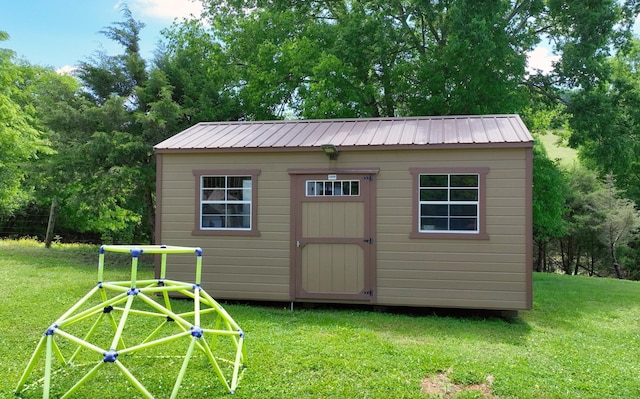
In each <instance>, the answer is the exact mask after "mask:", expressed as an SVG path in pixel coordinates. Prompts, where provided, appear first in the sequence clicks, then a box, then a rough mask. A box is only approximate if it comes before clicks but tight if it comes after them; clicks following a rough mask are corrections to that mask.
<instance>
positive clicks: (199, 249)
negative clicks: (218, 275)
mask: <svg viewBox="0 0 640 399" xmlns="http://www.w3.org/2000/svg"><path fill="white" fill-rule="evenodd" d="M196 255H198V256H202V248H200V247H198V248H196Z"/></svg>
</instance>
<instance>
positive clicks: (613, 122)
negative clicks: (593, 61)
mask: <svg viewBox="0 0 640 399" xmlns="http://www.w3.org/2000/svg"><path fill="white" fill-rule="evenodd" d="M639 63H640V42H638V41H634V42H633V44H632V46H631V47H630V48H628V49H626V50H625V51H620V52H618V54H617V55H616V57H615V58H613V59H612V60H611V63H610V65H611V67H612V69H613V74H612V79H611V80H609V81H603V82H602V83H601V84H599V85H598V86H596V87H594V88H592V89H590V90H583V91H579V92H576V93H574V95H573V96H572V98H571V104H570V106H569V111H570V112H571V114H572V118H571V120H570V126H571V129H572V135H571V138H570V144H572V145H573V146H576V147H578V146H579V150H580V155H581V157H582V159H583V160H584V162H585V163H586V164H587V165H588V166H591V167H593V168H594V169H596V170H598V171H600V172H601V173H602V174H607V173H613V174H614V175H616V177H617V180H618V184H619V187H620V188H622V189H623V190H624V191H626V193H627V195H628V196H629V197H630V198H631V199H633V200H634V201H636V202H638V201H640V174H639V173H638V170H640V112H639V111H638V110H639V109H640V72H639V71H638V68H637V66H638V64H639Z"/></svg>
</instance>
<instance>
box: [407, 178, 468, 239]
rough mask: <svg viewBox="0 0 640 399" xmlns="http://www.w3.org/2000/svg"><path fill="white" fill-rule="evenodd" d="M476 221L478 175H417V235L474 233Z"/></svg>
mask: <svg viewBox="0 0 640 399" xmlns="http://www.w3.org/2000/svg"><path fill="white" fill-rule="evenodd" d="M479 218H480V175H479V174H477V173H463V174H447V173H436V174H426V173H424V174H422V173H421V174H419V175H418V232H420V233H429V232H439V233H446V232H456V233H478V232H479V226H480V223H479Z"/></svg>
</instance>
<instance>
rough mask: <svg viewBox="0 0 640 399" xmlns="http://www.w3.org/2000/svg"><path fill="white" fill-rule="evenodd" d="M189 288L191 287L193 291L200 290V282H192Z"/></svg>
mask: <svg viewBox="0 0 640 399" xmlns="http://www.w3.org/2000/svg"><path fill="white" fill-rule="evenodd" d="M191 288H193V290H194V291H195V290H198V291H201V290H202V287H200V284H194V285H192V286H191Z"/></svg>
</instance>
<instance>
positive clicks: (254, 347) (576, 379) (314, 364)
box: [0, 241, 640, 399]
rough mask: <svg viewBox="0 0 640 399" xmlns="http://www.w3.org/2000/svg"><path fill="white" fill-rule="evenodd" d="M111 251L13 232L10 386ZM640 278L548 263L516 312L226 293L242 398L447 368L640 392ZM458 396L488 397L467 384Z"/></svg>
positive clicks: (7, 330)
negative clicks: (239, 349)
mask: <svg viewBox="0 0 640 399" xmlns="http://www.w3.org/2000/svg"><path fill="white" fill-rule="evenodd" d="M97 254H98V248H97V247H87V246H78V245H76V246H66V245H54V246H53V247H52V248H51V249H49V250H47V249H45V248H44V246H43V245H42V244H37V243H35V242H31V241H29V242H23V243H16V242H11V241H0V280H1V281H12V282H13V284H11V285H7V284H4V285H2V286H0V296H1V297H2V298H3V300H4V301H5V303H6V304H9V306H3V307H2V308H0V309H1V310H0V316H1V317H0V329H1V330H2V331H3V339H2V340H1V341H0V352H1V353H2V354H3V355H4V357H3V376H4V377H5V378H3V379H2V380H0V396H2V397H11V396H12V395H13V390H14V389H15V385H16V384H17V381H18V379H19V378H20V375H21V373H22V372H23V370H24V367H25V366H26V365H27V362H28V360H29V357H30V355H31V354H32V351H33V350H34V349H35V345H36V343H37V341H38V340H39V339H40V337H41V335H42V333H43V331H44V330H46V328H47V327H49V325H50V324H51V323H52V322H53V321H55V320H56V319H57V318H58V317H60V315H61V314H63V313H64V312H65V311H66V310H68V309H69V308H70V307H71V306H72V305H73V304H74V303H75V302H76V301H77V300H78V299H80V298H81V297H82V296H84V295H85V294H86V293H87V292H88V290H89V289H91V288H93V287H94V286H95V284H96V277H97V276H96V269H95V263H96V257H97ZM125 258H126V257H125ZM205 263H206V254H205ZM88 265H89V266H91V265H93V267H88ZM110 265H111V264H110V263H109V264H108V265H107V266H110ZM169 266H171V265H170V264H169ZM105 273H110V274H109V279H114V280H122V281H126V280H128V268H127V264H126V262H123V263H122V264H119V265H117V266H116V267H115V268H107V270H106V271H105ZM138 276H139V277H140V278H151V277H152V276H153V270H152V266H151V265H148V264H143V265H142V266H141V270H140V271H139V275H138ZM638 284H639V283H637V282H630V281H618V280H614V279H604V278H603V279H589V278H583V277H573V276H559V275H553V274H535V275H534V308H533V310H531V311H524V312H521V314H520V317H519V318H518V319H515V320H502V319H496V318H483V317H478V316H466V317H465V316H458V317H452V316H450V315H442V314H434V312H433V311H432V310H431V311H427V310H417V309H416V310H414V312H413V313H407V312H406V310H405V311H402V310H400V309H398V311H397V312H394V311H389V312H376V311H373V310H372V309H363V310H356V309H352V308H349V307H346V308H345V307H320V308H318V309H301V308H296V309H295V310H294V311H293V312H291V311H290V310H289V309H288V304H287V306H285V304H283V305H282V307H276V306H272V307H270V306H259V305H239V304H224V307H225V309H226V310H227V311H228V312H229V314H231V315H232V316H233V318H234V320H236V321H237V322H238V324H240V325H241V326H242V328H243V330H244V331H245V333H246V340H245V343H246V344H247V355H248V368H247V369H246V370H245V372H244V374H243V376H242V379H241V382H240V386H239V389H238V390H237V391H236V394H235V395H234V397H235V398H239V399H243V398H281V397H283V395H284V396H287V397H295V398H319V397H322V398H342V397H345V398H346V397H348V398H416V399H418V398H425V397H430V398H435V397H445V393H444V392H443V391H441V392H440V393H439V394H437V393H436V394H434V395H431V396H426V395H425V394H424V393H423V392H422V383H423V382H424V380H425V378H427V377H434V376H437V375H439V374H442V373H443V372H445V371H447V372H448V376H449V378H450V382H451V384H456V385H460V386H465V387H468V386H469V384H477V383H482V382H485V381H486V378H487V377H488V376H491V377H493V378H492V379H493V383H492V384H491V385H490V393H491V394H492V395H493V396H494V397H499V398H523V399H525V398H532V399H533V398H564V397H571V398H596V397H597V398H603V399H604V398H621V397H625V398H626V397H636V396H637V394H638V392H640V382H639V381H638V379H637V367H636V366H635V365H637V364H639V363H640V354H639V353H638V351H634V350H630V349H629V348H634V347H637V346H639V345H640V337H639V336H638V333H637V320H638V318H640V305H638V304H640V290H639V289H638V288H639V287H638ZM16 287H20V288H16ZM43 304H46V306H43ZM189 305H190V302H185V303H182V302H181V301H177V302H176V303H175V309H176V311H178V312H181V311H188V310H189ZM14 309H20V311H16V310H14ZM191 309H192V305H191ZM150 324H151V323H150ZM143 327H144V328H140V329H137V330H136V329H133V330H134V331H133V333H137V334H139V335H140V337H141V338H144V337H146V336H147V335H148V331H147V330H145V329H146V328H147V327H149V326H147V325H144V326H143ZM167 348H168V350H169V349H171V348H172V347H171V346H168V347H167ZM65 349H67V348H65ZM196 352H198V351H196ZM194 356H196V357H195V359H197V360H199V358H198V356H199V355H197V354H196V355H194ZM89 360H90V361H92V359H89ZM180 360H181V358H172V357H170V356H161V357H159V358H149V359H146V361H147V363H146V367H147V368H146V373H144V381H143V382H144V384H145V385H146V386H148V387H149V388H150V389H153V393H156V392H166V391H167V389H170V387H171V386H172V384H173V382H174V381H175V375H167V372H166V369H167V368H168V366H173V365H175V364H178V365H179V363H180ZM122 361H123V362H127V361H129V359H125V358H123V360H122ZM203 362H205V363H206V361H204V360H203ZM53 363H54V365H55V370H58V367H65V370H68V371H65V372H56V373H55V381H56V382H54V384H53V389H54V392H60V391H59V389H60V388H61V386H69V385H68V384H69V382H70V381H69V378H68V377H70V373H74V370H76V369H77V367H82V365H80V366H77V367H70V368H66V366H60V364H59V363H58V362H57V359H54V362H53ZM192 364H194V365H195V364H196V362H194V363H192ZM203 364H204V363H203ZM103 370H106V369H104V368H103ZM76 374H78V373H77V372H75V374H73V375H76ZM100 377H103V378H100ZM100 377H98V376H97V377H95V378H92V379H91V380H90V381H88V382H87V383H86V384H85V385H84V386H83V387H82V388H81V390H80V391H79V392H78V393H77V394H78V395H79V397H103V396H104V393H105V392H106V391H107V390H108V392H109V397H112V398H114V399H118V398H130V397H132V396H135V395H136V394H137V392H136V391H135V390H134V389H133V387H132V386H131V384H129V383H127V382H126V380H125V378H124V377H122V374H121V373H119V372H118V371H114V372H113V373H111V374H108V375H106V376H103V375H102V374H100ZM65 384H67V385H65ZM182 390H183V391H181V394H184V396H185V397H207V398H228V397H229V394H228V393H226V392H225V391H224V389H223V388H222V387H221V386H220V384H219V383H218V381H217V379H216V377H215V376H214V374H213V371H212V370H211V369H209V368H207V367H189V368H188V370H187V373H186V377H185V381H184V384H183V387H182ZM157 396H158V397H161V394H158V395H157ZM21 397H22V398H24V399H35V398H38V397H42V395H41V385H39V384H38V383H37V382H36V383H35V384H33V385H32V386H30V387H29V388H28V389H27V390H26V391H25V392H24V393H23V394H21ZM455 397H457V398H462V397H465V398H469V397H480V396H478V393H477V391H476V392H474V391H471V390H467V391H463V392H460V393H459V394H458V396H455Z"/></svg>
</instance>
